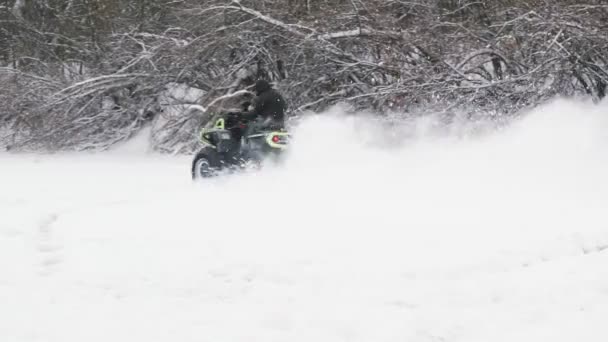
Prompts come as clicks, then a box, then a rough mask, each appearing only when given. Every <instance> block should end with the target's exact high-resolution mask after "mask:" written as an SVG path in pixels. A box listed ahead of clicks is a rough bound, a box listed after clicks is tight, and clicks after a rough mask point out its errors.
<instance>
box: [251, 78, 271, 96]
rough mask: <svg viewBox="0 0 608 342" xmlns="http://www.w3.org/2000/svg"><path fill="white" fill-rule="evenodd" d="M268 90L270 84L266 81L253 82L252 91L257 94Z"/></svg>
mask: <svg viewBox="0 0 608 342" xmlns="http://www.w3.org/2000/svg"><path fill="white" fill-rule="evenodd" d="M270 88H271V87H270V83H268V81H266V80H257V81H256V82H255V86H254V89H255V92H256V93H258V94H259V93H262V92H264V91H266V90H268V89H270Z"/></svg>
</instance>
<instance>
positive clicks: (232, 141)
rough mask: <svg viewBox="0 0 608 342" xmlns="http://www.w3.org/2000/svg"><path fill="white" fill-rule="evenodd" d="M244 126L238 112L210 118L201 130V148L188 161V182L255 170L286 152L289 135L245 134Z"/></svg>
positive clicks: (280, 132) (267, 131) (269, 132)
mask: <svg viewBox="0 0 608 342" xmlns="http://www.w3.org/2000/svg"><path fill="white" fill-rule="evenodd" d="M248 124H249V122H248V120H247V119H245V118H243V117H242V115H240V113H234V112H228V113H218V114H216V115H214V116H213V117H212V118H211V120H209V121H208V122H207V124H206V125H205V126H204V127H203V128H202V129H201V132H200V135H199V139H200V142H201V143H202V145H203V146H202V148H201V149H200V150H199V151H198V153H196V155H195V156H194V158H193V160H192V179H193V180H196V179H200V178H209V177H214V176H216V175H218V174H219V173H221V172H226V171H228V172H234V171H238V170H245V169H247V168H249V167H254V168H259V167H261V166H262V162H263V161H264V160H265V159H267V158H274V159H278V158H280V156H281V154H282V152H284V151H285V150H286V149H287V145H288V142H289V137H290V135H289V133H288V132H286V131H284V130H272V129H264V130H261V131H256V132H250V133H246V132H247V127H248Z"/></svg>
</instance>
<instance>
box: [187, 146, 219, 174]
mask: <svg viewBox="0 0 608 342" xmlns="http://www.w3.org/2000/svg"><path fill="white" fill-rule="evenodd" d="M219 168H220V167H219V163H218V162H217V158H214V156H213V154H212V153H209V151H207V150H206V149H205V150H202V151H200V152H199V153H197V154H196V156H194V159H193V160H192V179H193V180H197V179H200V178H210V177H213V176H215V175H216V174H217V172H218V171H219Z"/></svg>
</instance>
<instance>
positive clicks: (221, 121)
mask: <svg viewBox="0 0 608 342" xmlns="http://www.w3.org/2000/svg"><path fill="white" fill-rule="evenodd" d="M224 125H225V122H224V118H219V119H218V120H217V121H216V122H215V128H217V129H224Z"/></svg>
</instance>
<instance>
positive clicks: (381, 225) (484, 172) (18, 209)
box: [0, 100, 608, 342]
mask: <svg viewBox="0 0 608 342" xmlns="http://www.w3.org/2000/svg"><path fill="white" fill-rule="evenodd" d="M378 127H379V126H378V124H375V123H372V121H371V120H369V119H368V118H366V117H365V116H360V117H345V116H342V115H340V113H339V109H334V110H333V112H332V113H327V114H326V115H323V116H312V117H310V118H307V119H304V120H303V121H302V123H301V124H300V125H299V126H298V127H297V128H296V129H295V130H294V137H295V140H294V143H293V145H292V149H291V150H290V154H289V156H288V159H287V160H286V162H285V163H284V164H282V165H276V166H269V167H267V168H266V169H264V170H261V171H258V172H255V173H253V172H252V173H247V174H243V175H233V176H226V177H221V178H218V179H215V180H210V181H206V182H199V183H193V182H192V181H191V179H190V174H189V172H190V170H189V168H190V157H187V156H186V157H181V156H180V157H175V156H158V155H154V154H152V153H150V152H147V151H148V149H147V146H146V139H145V138H142V137H141V136H140V137H138V138H137V140H136V141H135V142H133V143H131V144H130V145H128V146H124V147H122V148H120V149H118V150H116V151H113V152H109V153H100V154H90V155H84V154H60V155H13V154H4V155H0V165H1V170H2V171H1V176H2V177H0V341H6V342H22V341H44V342H47V341H48V342H76V341H78V342H80V341H87V342H96V341H100V342H102V341H103V342H108V341H112V342H122V341H124V342H134V341H142V342H154V341H159V342H160V341H162V342H168V341H171V342H175V341H180V342H186V341H197V342H207V341H209V342H211V341H214V342H252V341H268V342H270V341H277V342H278V341H281V342H282V341H290V342H297V341H302V342H304V341H306V342H311V341H316V342H330V341H331V342H337V341H348V342H357V341H361V342H363V341H365V342H368V341H369V342H371V341H374V342H384V341H386V342H389V341H391V342H392V341H395V342H396V341H400V342H401V341H429V342H431V341H437V342H439V341H441V342H453V341H467V342H474V341H479V342H487V341H492V342H499V341H535V342H537V341H552V342H559V341H586V342H591V341H607V340H608V324H606V320H607V317H608V271H607V270H608V268H607V267H608V210H607V209H608V181H607V180H608V176H607V175H608V104H607V103H604V104H600V105H590V104H587V103H579V102H574V101H566V100H559V101H555V102H553V103H551V104H548V105H545V106H543V107H540V108H538V109H536V110H534V111H532V112H531V113H529V115H526V116H524V117H523V119H521V120H519V121H517V122H515V123H513V124H512V125H511V126H509V127H508V128H506V129H503V130H500V131H492V130H485V131H484V130H483V129H484V128H483V127H484V126H483V125H482V127H481V128H482V130H481V134H472V133H470V132H473V131H474V130H472V129H471V128H472V126H471V125H464V124H460V123H457V122H455V123H452V124H451V125H450V126H449V129H448V130H441V129H438V126H437V125H434V124H433V123H432V122H431V121H429V120H424V121H423V120H417V121H412V122H410V123H408V125H407V126H404V127H401V129H400V131H399V132H400V134H405V133H406V132H407V133H408V134H409V138H408V139H403V140H402V141H401V144H400V145H398V146H394V147H393V148H387V147H386V146H384V145H383V144H382V143H383V142H384V141H385V140H386V139H385V138H386V136H387V134H388V133H386V132H385V131H382V130H380V129H378ZM473 128H475V127H473ZM478 128H479V127H476V129H478ZM138 147H140V148H138Z"/></svg>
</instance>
